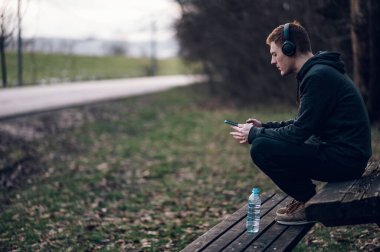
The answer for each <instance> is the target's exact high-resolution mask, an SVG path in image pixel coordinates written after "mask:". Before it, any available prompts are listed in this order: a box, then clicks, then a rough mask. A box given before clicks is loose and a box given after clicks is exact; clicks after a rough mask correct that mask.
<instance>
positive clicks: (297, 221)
mask: <svg viewBox="0 0 380 252" xmlns="http://www.w3.org/2000/svg"><path fill="white" fill-rule="evenodd" d="M284 208H286V209H284ZM284 208H280V209H278V210H277V212H276V214H277V216H276V221H277V223H279V224H282V225H305V224H309V223H312V222H311V221H308V220H307V219H306V214H305V203H303V202H300V201H296V200H293V201H292V202H290V204H288V205H287V206H286V207H284Z"/></svg>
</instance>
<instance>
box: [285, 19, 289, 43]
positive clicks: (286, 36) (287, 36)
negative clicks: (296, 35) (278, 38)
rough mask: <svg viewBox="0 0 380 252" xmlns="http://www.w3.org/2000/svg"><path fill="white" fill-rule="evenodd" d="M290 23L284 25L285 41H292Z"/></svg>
mask: <svg viewBox="0 0 380 252" xmlns="http://www.w3.org/2000/svg"><path fill="white" fill-rule="evenodd" d="M289 26H290V25H289V23H286V24H285V25H284V40H285V41H290V29H289Z"/></svg>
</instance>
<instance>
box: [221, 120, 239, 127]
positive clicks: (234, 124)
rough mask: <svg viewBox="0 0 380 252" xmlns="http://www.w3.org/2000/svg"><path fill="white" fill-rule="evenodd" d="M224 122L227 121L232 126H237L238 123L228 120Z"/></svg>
mask: <svg viewBox="0 0 380 252" xmlns="http://www.w3.org/2000/svg"><path fill="white" fill-rule="evenodd" d="M224 123H227V124H229V125H232V126H238V123H236V122H233V121H230V120H224Z"/></svg>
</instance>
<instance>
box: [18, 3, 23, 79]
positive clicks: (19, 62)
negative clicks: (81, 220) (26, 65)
mask: <svg viewBox="0 0 380 252" xmlns="http://www.w3.org/2000/svg"><path fill="white" fill-rule="evenodd" d="M20 9H21V0H18V5H17V21H18V22H17V26H18V27H17V28H18V33H17V81H18V85H19V86H21V85H22V37H21V12H20V11H21V10H20Z"/></svg>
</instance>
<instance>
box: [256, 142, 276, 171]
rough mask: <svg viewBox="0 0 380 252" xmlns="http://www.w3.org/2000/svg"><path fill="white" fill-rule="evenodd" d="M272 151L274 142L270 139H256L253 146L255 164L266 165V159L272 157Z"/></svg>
mask: <svg viewBox="0 0 380 252" xmlns="http://www.w3.org/2000/svg"><path fill="white" fill-rule="evenodd" d="M271 149H273V141H271V139H270V138H266V137H258V138H256V139H255V140H254V141H253V142H252V144H251V158H252V160H253V162H254V163H255V164H256V165H258V166H262V165H264V163H265V159H266V157H268V156H270V152H271Z"/></svg>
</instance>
